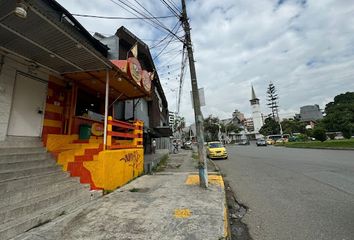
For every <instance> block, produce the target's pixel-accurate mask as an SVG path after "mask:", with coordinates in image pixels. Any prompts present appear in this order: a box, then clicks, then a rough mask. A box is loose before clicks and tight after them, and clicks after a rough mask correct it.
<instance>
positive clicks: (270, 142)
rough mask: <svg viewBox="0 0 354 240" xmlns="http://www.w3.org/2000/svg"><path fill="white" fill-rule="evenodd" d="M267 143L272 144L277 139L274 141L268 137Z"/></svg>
mask: <svg viewBox="0 0 354 240" xmlns="http://www.w3.org/2000/svg"><path fill="white" fill-rule="evenodd" d="M266 143H267V145H272V144H274V143H275V141H274V140H273V139H271V138H268V139H267V140H266Z"/></svg>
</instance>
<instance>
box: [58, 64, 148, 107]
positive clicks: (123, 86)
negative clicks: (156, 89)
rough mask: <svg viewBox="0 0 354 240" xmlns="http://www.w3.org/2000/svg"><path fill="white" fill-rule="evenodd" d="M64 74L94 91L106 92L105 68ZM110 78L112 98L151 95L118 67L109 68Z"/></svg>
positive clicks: (123, 98)
mask: <svg viewBox="0 0 354 240" xmlns="http://www.w3.org/2000/svg"><path fill="white" fill-rule="evenodd" d="M63 76H64V77H65V78H67V79H69V80H73V81H76V82H77V83H79V84H80V85H83V86H85V87H86V88H89V89H91V90H93V91H96V92H99V93H101V94H103V95H104V93H105V88H106V86H105V84H106V71H105V70H97V71H87V72H74V73H65V74H63ZM109 79H110V80H109V87H110V90H109V96H110V98H114V99H116V98H119V100H125V99H134V98H139V97H144V96H147V95H149V93H148V92H146V91H145V90H144V89H143V88H142V87H141V86H140V85H138V84H137V83H136V82H135V81H134V80H132V79H131V78H129V77H128V75H127V74H126V73H124V72H122V71H121V70H120V69H118V68H117V67H113V68H112V69H110V70H109Z"/></svg>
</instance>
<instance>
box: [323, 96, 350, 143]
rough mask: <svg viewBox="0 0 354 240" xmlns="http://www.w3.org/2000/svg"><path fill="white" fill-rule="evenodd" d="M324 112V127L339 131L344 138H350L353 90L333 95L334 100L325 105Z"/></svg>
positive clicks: (331, 130)
mask: <svg viewBox="0 0 354 240" xmlns="http://www.w3.org/2000/svg"><path fill="white" fill-rule="evenodd" d="M325 112H326V116H325V117H324V118H323V120H322V124H323V126H324V128H325V129H326V130H327V131H330V132H339V131H340V132H342V133H343V136H344V137H345V138H351V135H352V134H353V132H354V92H347V93H344V94H339V95H337V96H335V97H334V101H333V102H330V103H328V104H327V105H326V108H325Z"/></svg>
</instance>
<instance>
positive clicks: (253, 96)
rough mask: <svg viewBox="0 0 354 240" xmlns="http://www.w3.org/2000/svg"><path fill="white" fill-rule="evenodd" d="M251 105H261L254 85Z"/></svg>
mask: <svg viewBox="0 0 354 240" xmlns="http://www.w3.org/2000/svg"><path fill="white" fill-rule="evenodd" d="M250 102H251V105H255V104H259V99H258V98H257V97H256V93H255V91H254V88H253V85H252V96H251V100H250Z"/></svg>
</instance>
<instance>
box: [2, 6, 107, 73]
mask: <svg viewBox="0 0 354 240" xmlns="http://www.w3.org/2000/svg"><path fill="white" fill-rule="evenodd" d="M16 2H17V1H15V0H9V1H1V3H0V36H1V38H0V47H1V48H2V49H4V50H5V51H6V50H8V51H9V52H13V53H16V54H18V55H20V56H23V57H25V58H28V59H31V60H33V61H35V62H37V63H39V64H41V65H44V66H46V67H48V68H50V69H52V70H54V71H56V72H58V73H64V72H74V71H87V70H94V69H103V68H107V67H111V66H112V65H111V63H110V62H109V61H108V60H107V59H106V58H105V56H104V54H105V53H107V49H106V48H105V47H104V45H102V44H101V45H99V44H100V43H95V42H94V41H97V40H92V39H93V37H91V36H87V35H86V33H85V31H86V30H83V27H82V26H81V25H80V24H79V23H78V22H77V21H76V20H74V19H73V17H72V16H71V15H70V14H69V13H68V12H67V11H66V10H65V9H64V8H62V7H61V6H60V5H59V4H58V3H56V2H55V1H52V0H47V1H41V0H37V1H35V0H32V1H26V4H27V5H28V9H27V17H26V18H25V19H22V18H19V17H17V16H16V15H15V14H14V13H11V12H13V11H14V9H15V7H16ZM91 38H92V39H91Z"/></svg>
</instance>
